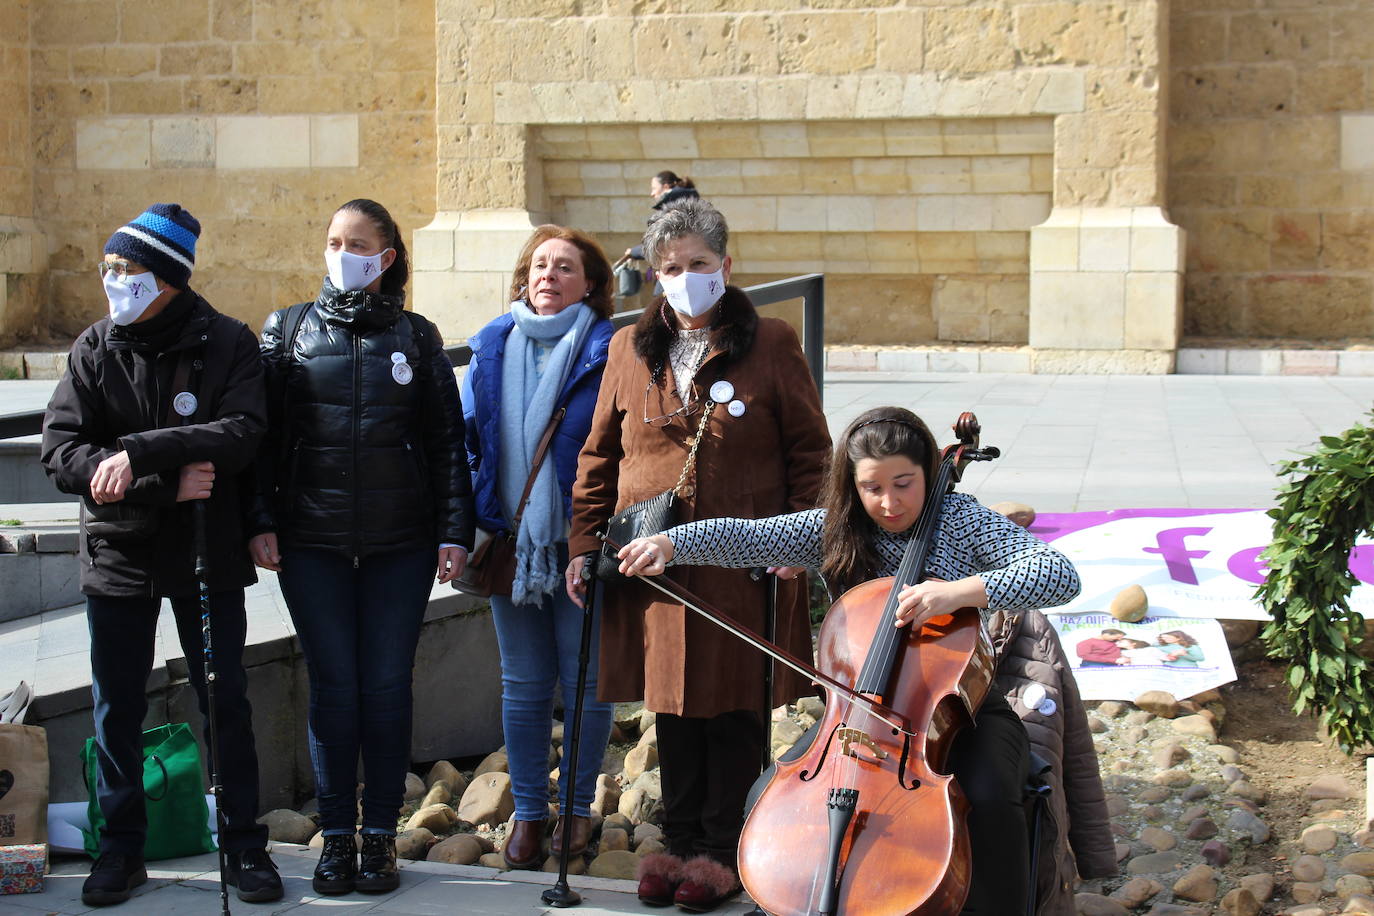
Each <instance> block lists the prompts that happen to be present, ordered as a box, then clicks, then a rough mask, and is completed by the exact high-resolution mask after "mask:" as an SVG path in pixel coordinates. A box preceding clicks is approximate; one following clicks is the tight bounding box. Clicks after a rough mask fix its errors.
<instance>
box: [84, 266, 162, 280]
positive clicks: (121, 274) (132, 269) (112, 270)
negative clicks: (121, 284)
mask: <svg viewBox="0 0 1374 916" xmlns="http://www.w3.org/2000/svg"><path fill="white" fill-rule="evenodd" d="M96 269H97V270H99V271H100V276H102V277H104V276H105V275H107V274H114V275H115V279H116V280H121V281H122V280H123V279H124V278H126V277H128V276H129V275H130V274H133V275H134V276H138V275H139V274H142V273H149V271H148V269H147V268H146V267H139V266H138V265H137V264H130V263H129V262H128V261H101V262H100V263H99V264H98V265H96Z"/></svg>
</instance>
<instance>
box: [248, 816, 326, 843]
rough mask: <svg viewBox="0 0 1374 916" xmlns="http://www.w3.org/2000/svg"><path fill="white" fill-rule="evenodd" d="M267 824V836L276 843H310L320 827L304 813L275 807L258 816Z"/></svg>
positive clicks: (260, 820)
mask: <svg viewBox="0 0 1374 916" xmlns="http://www.w3.org/2000/svg"><path fill="white" fill-rule="evenodd" d="M258 823H259V824H265V825H266V826H267V838H268V839H269V840H271V841H272V842H274V843H301V844H305V843H309V842H310V838H311V837H312V836H314V835H315V831H317V830H319V827H317V826H316V825H315V822H314V821H312V820H311V819H310V818H308V817H306V816H305V815H304V814H298V813H296V812H295V811H292V810H291V809H290V808H275V809H273V810H271V811H268V812H267V813H266V814H264V815H263V816H262V817H260V818H258Z"/></svg>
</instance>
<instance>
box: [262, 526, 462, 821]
mask: <svg viewBox="0 0 1374 916" xmlns="http://www.w3.org/2000/svg"><path fill="white" fill-rule="evenodd" d="M437 564H438V549H437V548H428V547H427V548H424V549H422V550H408V551H402V552H398V553H387V554H382V555H380V556H372V557H367V558H366V559H364V560H362V561H361V563H360V564H359V565H358V567H357V568H356V569H355V568H354V566H353V559H352V558H351V557H346V556H344V555H343V554H340V553H335V552H333V551H329V550H306V549H301V548H296V549H290V550H283V551H282V564H281V565H282V570H281V573H280V575H279V577H278V581H279V582H280V584H281V591H282V595H283V596H284V597H285V598H286V606H287V607H288V608H289V609H290V610H291V619H292V620H293V621H294V622H295V624H296V635H297V637H299V638H300V641H301V648H302V649H303V650H304V652H305V664H306V668H307V669H308V670H309V672H310V713H309V716H310V734H309V741H310V762H311V763H312V764H313V765H314V769H315V793H316V795H317V797H318V798H319V802H320V826H321V827H322V828H323V829H324V832H325V833H326V834H341V833H350V834H351V833H352V832H353V825H354V823H355V820H354V819H355V817H356V815H357V783H358V779H357V777H358V757H359V755H360V754H361V756H362V760H363V821H362V826H363V830H364V832H367V833H389V834H394V833H395V832H396V815H397V813H398V812H399V811H400V809H401V801H402V798H403V797H404V795H405V778H406V770H407V768H408V767H409V766H410V716H411V705H412V703H411V689H410V678H411V669H412V668H413V667H414V665H415V646H416V643H417V642H418V641H419V638H420V623H421V622H422V621H423V620H424V616H425V606H426V605H427V604H428V602H429V590H430V583H432V582H433V581H434V572H435V569H436V566H437Z"/></svg>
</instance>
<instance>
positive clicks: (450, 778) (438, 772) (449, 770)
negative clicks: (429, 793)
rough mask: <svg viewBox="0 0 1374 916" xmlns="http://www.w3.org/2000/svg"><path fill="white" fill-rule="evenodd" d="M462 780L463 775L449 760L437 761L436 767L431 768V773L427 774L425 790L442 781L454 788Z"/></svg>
mask: <svg viewBox="0 0 1374 916" xmlns="http://www.w3.org/2000/svg"><path fill="white" fill-rule="evenodd" d="M462 778H463V777H462V774H461V773H459V772H458V768H457V767H455V766H454V765H453V764H451V763H449V762H448V761H447V760H436V761H435V762H434V766H432V767H430V768H429V772H428V773H426V774H425V788H426V789H428V788H430V787H431V786H433V785H434V784H435V783H436V782H438V781H439V780H441V779H442V780H443V781H444V782H446V783H448V784H449V785H450V786H454V785H457V782H458V780H459V779H462Z"/></svg>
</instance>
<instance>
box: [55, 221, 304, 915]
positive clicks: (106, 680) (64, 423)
mask: <svg viewBox="0 0 1374 916" xmlns="http://www.w3.org/2000/svg"><path fill="white" fill-rule="evenodd" d="M199 236H200V223H198V222H197V221H196V219H195V217H193V216H191V214H190V213H187V212H186V211H185V210H183V209H182V208H181V207H180V206H179V205H177V204H153V205H152V206H151V207H149V208H148V209H147V210H146V211H145V212H144V213H142V214H140V215H139V216H138V217H136V218H135V219H133V220H132V221H130V222H129V223H128V224H127V225H124V226H122V227H120V228H119V229H117V230H116V231H115V233H114V234H113V235H111V236H110V239H109V241H108V242H106V243H105V257H104V260H102V261H101V262H100V263H99V265H98V267H99V269H100V276H101V280H102V283H103V285H104V290H105V298H106V300H107V301H108V304H109V315H108V316H107V317H105V318H101V319H100V320H99V321H97V322H96V323H95V324H93V325H91V326H90V327H89V328H87V329H86V330H85V331H84V332H82V334H81V336H80V337H78V338H77V340H76V342H75V343H74V344H73V345H72V349H71V355H70V357H69V359H68V361H67V371H66V372H65V373H64V374H63V376H62V380H61V381H60V382H59V383H58V385H57V389H56V390H55V391H54V392H53V396H52V400H51V401H50V402H49V404H48V413H47V417H46V420H45V422H44V424H43V456H42V460H43V465H44V467H45V468H46V469H47V472H48V474H49V475H50V476H51V477H52V478H53V481H54V482H55V483H56V484H57V487H58V489H60V490H62V491H63V492H65V493H75V494H77V495H79V496H81V498H82V506H81V529H82V538H81V545H80V549H81V559H82V563H81V590H82V592H83V593H84V594H85V595H86V617H87V620H88V622H89V625H90V632H91V680H92V691H91V692H92V693H93V695H94V699H95V703H94V715H95V746H96V768H97V772H98V775H99V779H98V782H97V786H96V800H97V801H98V803H99V805H100V810H101V813H102V814H103V815H104V816H105V826H104V827H102V828H101V830H100V833H99V836H98V838H97V840H98V845H99V855H98V858H97V859H96V861H95V864H94V866H92V869H91V875H90V877H89V878H88V879H87V880H86V883H85V886H84V887H83V889H82V893H81V899H82V900H83V901H84V902H85V903H86V904H87V905H89V906H103V905H108V904H113V903H120V902H122V901H124V900H127V899H128V897H129V895H130V892H131V891H132V890H133V888H135V887H137V886H138V885H140V884H142V883H144V882H145V881H146V880H147V872H146V870H145V869H144V865H143V849H144V840H145V836H146V834H147V817H146V813H145V808H144V795H143V750H142V743H141V732H142V727H143V724H142V723H143V717H144V713H145V712H146V711H147V707H148V704H147V699H146V697H145V690H146V689H147V685H148V674H149V672H150V671H151V669H152V664H153V641H154V637H155V635H156V629H157V619H158V613H159V611H160V609H161V604H162V599H163V598H164V597H166V598H169V599H170V600H171V605H172V614H173V616H174V617H175V619H176V625H177V634H178V636H179V637H180V640H181V647H182V651H183V652H185V653H186V658H187V659H190V660H192V663H191V664H190V665H189V666H188V667H189V671H190V680H191V684H192V686H194V688H195V691H196V697H197V700H198V701H199V703H200V709H201V712H202V714H204V713H205V712H206V711H207V709H208V706H207V700H206V692H205V684H204V670H203V668H202V666H201V665H199V664H197V663H196V661H195V660H197V659H199V658H201V656H202V647H201V620H200V606H199V602H198V601H197V597H198V592H199V590H198V587H197V580H196V574H195V567H196V558H195V555H194V547H193V545H194V543H195V538H194V536H193V522H192V513H191V511H190V508H189V503H191V502H192V501H193V500H203V501H204V502H205V506H206V513H207V515H208V525H207V529H208V539H209V543H208V547H209V555H210V557H211V558H212V562H211V564H210V569H209V572H208V576H207V578H208V583H209V587H210V608H211V619H212V621H213V627H214V646H215V667H216V680H215V688H216V689H215V711H216V716H217V719H218V726H219V738H220V748H219V752H220V753H219V757H220V777H221V779H222V782H223V787H224V793H223V797H222V806H223V810H224V814H225V817H226V820H227V823H226V825H225V828H224V830H223V834H222V836H221V837H220V842H221V845H222V846H223V848H224V850H225V852H226V853H227V854H228V855H227V863H228V873H229V879H230V881H231V883H233V884H234V885H235V886H236V887H237V888H238V896H239V897H240V898H241V899H243V900H248V901H255V902H256V901H269V900H276V899H278V898H280V897H281V895H282V886H281V879H280V878H279V877H278V875H277V871H276V868H275V867H274V866H273V864H272V860H271V859H270V858H269V857H268V855H267V852H266V849H265V847H266V844H267V829H266V828H265V827H263V826H261V825H260V824H258V823H257V822H256V818H257V814H258V759H257V752H256V750H255V748H254V742H253V728H252V724H251V715H252V710H251V709H250V707H249V704H248V697H247V678H246V676H245V674H244V670H243V664H242V655H243V643H244V635H245V630H246V626H247V624H246V620H245V616H244V607H243V589H244V586H246V585H250V584H252V583H253V582H255V581H256V579H257V577H256V575H255V574H254V571H253V564H252V562H251V561H250V560H249V557H248V551H247V550H245V549H244V535H243V524H242V509H241V503H240V494H239V490H238V486H237V484H238V476H239V474H238V472H240V471H242V470H243V469H245V468H246V467H248V466H249V465H250V464H251V463H252V461H253V457H254V454H255V453H256V451H257V446H258V440H259V439H260V438H261V436H262V433H263V430H264V428H265V427H266V423H267V417H266V410H265V403H264V400H263V376H262V367H261V364H260V362H259V360H258V353H257V340H256V338H255V337H254V336H253V332H252V331H250V330H249V329H248V328H247V327H246V326H245V325H244V324H243V323H242V322H240V321H238V320H236V319H234V318H230V317H228V316H227V315H221V314H220V313H219V312H217V311H215V310H214V308H212V307H211V306H210V304H209V303H208V302H206V301H205V300H204V299H203V298H201V297H200V295H199V294H197V293H196V292H195V291H194V290H192V289H191V288H190V285H189V283H190V278H191V271H192V270H193V268H194V267H195V261H196V241H197V239H198V238H199ZM206 737H207V742H208V739H209V736H208V734H207V736H206Z"/></svg>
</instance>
